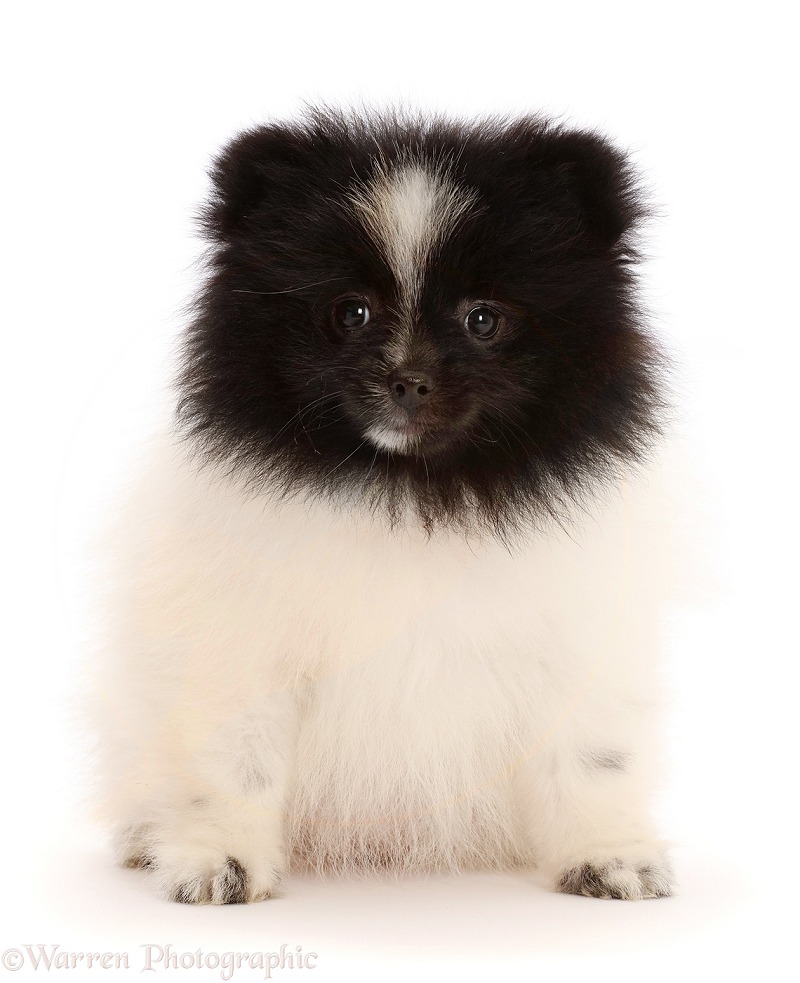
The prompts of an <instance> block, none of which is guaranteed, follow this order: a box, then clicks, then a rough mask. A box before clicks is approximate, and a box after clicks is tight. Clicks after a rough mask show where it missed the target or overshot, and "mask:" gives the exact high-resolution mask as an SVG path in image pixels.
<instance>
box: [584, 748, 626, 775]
mask: <svg viewBox="0 0 800 983" xmlns="http://www.w3.org/2000/svg"><path fill="white" fill-rule="evenodd" d="M630 757H631V756H630V755H629V754H627V753H626V752H625V751H608V750H602V749H597V748H591V749H587V750H585V751H583V752H582V754H581V758H582V760H583V763H584V764H585V766H586V767H587V768H590V769H593V770H594V769H597V770H598V771H625V768H626V767H627V764H628V761H629V760H630Z"/></svg>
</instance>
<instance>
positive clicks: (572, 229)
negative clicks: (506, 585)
mask: <svg viewBox="0 0 800 983" xmlns="http://www.w3.org/2000/svg"><path fill="white" fill-rule="evenodd" d="M213 181H214V192H213V196H212V199H211V201H210V203H209V205H208V206H207V208H206V211H205V214H204V223H205V228H206V232H207V234H208V236H209V237H210V239H211V241H212V243H213V259H212V270H211V275H210V278H209V282H208V285H207V287H206V290H205V292H204V294H203V295H202V297H201V298H200V302H199V305H198V316H197V318H196V320H195V322H194V325H193V327H192V330H191V332H190V334H189V338H188V342H187V346H186V359H185V370H184V374H183V378H182V387H183V396H184V399H183V403H182V405H183V409H184V414H185V420H186V422H187V424H188V426H189V429H190V431H191V433H192V434H193V437H194V439H195V440H199V441H200V443H201V445H202V446H203V447H204V448H205V449H207V450H208V451H210V452H212V453H213V454H214V455H217V456H224V457H226V458H229V459H232V460H233V461H234V462H235V463H236V464H237V466H239V467H241V468H243V469H245V470H246V471H247V473H248V475H249V476H250V477H252V478H254V479H256V480H259V481H260V480H263V481H267V482H271V483H272V485H273V486H274V485H276V484H277V485H279V486H282V487H284V488H292V489H296V488H298V487H301V488H305V489H307V490H310V491H312V492H316V493H320V494H336V493H337V492H340V491H345V492H347V493H348V494H349V495H350V496H351V497H352V496H356V497H358V498H360V499H361V500H363V501H364V502H365V503H366V504H368V505H370V506H373V507H375V506H378V505H381V506H385V507H386V508H387V509H388V510H389V512H390V514H393V515H397V514H399V513H400V512H401V511H403V510H404V506H406V505H408V504H412V505H413V506H414V507H415V509H416V512H417V514H418V516H419V518H420V520H421V521H422V522H423V523H424V524H425V525H426V526H429V527H430V526H433V525H436V524H440V523H444V524H447V523H456V524H461V525H473V524H475V523H480V524H487V523H488V524H489V525H491V526H493V527H495V528H497V529H503V528H507V527H509V526H513V525H516V524H518V523H520V522H523V521H526V520H528V519H530V518H535V517H536V516H537V515H538V514H541V513H542V512H552V511H553V510H554V509H555V508H557V507H558V506H559V505H560V504H562V503H563V502H564V501H565V499H567V498H568V497H569V495H570V494H572V493H574V492H575V491H576V490H577V489H578V487H579V486H580V485H582V484H585V483H586V482H587V481H588V482H591V481H594V480H598V479H600V478H601V477H603V476H604V475H605V474H606V473H607V472H608V470H609V468H610V467H611V466H612V465H613V464H614V462H617V461H619V460H620V459H624V458H631V457H635V456H636V455H637V453H638V452H639V451H640V450H641V449H642V447H643V446H645V445H646V443H647V441H648V439H649V437H650V436H651V435H652V433H653V432H654V430H655V429H656V421H655V419H654V407H655V405H656V386H655V383H654V372H653V366H654V363H655V357H654V354H653V350H652V348H651V346H650V344H649V343H648V341H647V340H646V338H645V336H644V335H643V334H642V332H641V331H640V330H639V328H638V326H637V318H636V310H635V305H634V303H633V297H632V275H631V263H632V260H633V258H634V254H633V244H632V241H631V235H632V231H633V229H634V227H635V224H636V222H637V220H638V219H639V218H640V217H641V211H642V210H641V207H640V204H639V199H638V198H637V195H636V192H635V188H634V185H633V181H632V178H631V173H630V170H629V167H628V165H627V163H626V161H625V159H624V157H623V156H622V155H621V154H620V153H619V152H617V151H615V150H614V149H613V148H611V147H610V146H609V145H608V144H607V143H606V142H605V141H604V140H602V139H601V138H599V137H597V136H595V135H593V134H587V133H581V132H569V131H565V130H562V129H559V128H557V127H554V126H552V125H550V124H548V123H546V122H544V121H542V120H540V119H536V118H526V119H522V120H519V121H515V122H511V123H501V122H497V121H484V122H481V123H476V124H471V125H464V124H457V123H451V122H447V121H444V120H441V119H435V120H427V121H423V120H414V119H410V118H398V117H394V116H392V117H383V118H368V119H363V118H358V117H355V116H352V117H348V116H344V115H336V114H331V113H314V114H311V115H310V116H309V117H308V119H307V120H306V121H304V122H303V123H302V124H300V125H293V126H288V125H274V126H266V127H262V128H259V129H256V130H253V131H250V132H247V133H245V134H243V135H242V136H240V137H239V138H238V139H236V140H235V141H234V142H233V143H232V144H231V145H230V146H229V147H228V148H227V149H226V150H225V151H224V152H223V153H222V155H221V156H220V157H219V158H218V160H217V161H216V164H215V167H214V172H213Z"/></svg>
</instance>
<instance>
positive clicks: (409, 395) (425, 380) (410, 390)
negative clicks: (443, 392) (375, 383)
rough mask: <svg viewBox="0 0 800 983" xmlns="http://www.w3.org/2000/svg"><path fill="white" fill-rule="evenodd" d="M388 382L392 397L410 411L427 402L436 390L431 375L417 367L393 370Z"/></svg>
mask: <svg viewBox="0 0 800 983" xmlns="http://www.w3.org/2000/svg"><path fill="white" fill-rule="evenodd" d="M387 382H388V383H389V391H390V392H391V394H392V399H394V401H395V402H396V403H399V404H400V405H401V406H402V407H403V408H404V409H406V410H408V411H409V412H410V411H411V410H416V409H418V408H419V407H420V406H422V404H423V403H425V402H427V401H428V400H429V399H430V397H431V393H432V392H433V390H434V385H433V379H432V378H431V376H430V375H429V374H428V373H427V372H420V371H418V370H417V369H398V370H397V371H396V372H392V374H391V375H390V376H389V377H388V379H387Z"/></svg>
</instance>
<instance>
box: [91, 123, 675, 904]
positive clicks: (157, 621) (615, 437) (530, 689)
mask: <svg viewBox="0 0 800 983" xmlns="http://www.w3.org/2000/svg"><path fill="white" fill-rule="evenodd" d="M212 177H213V190H212V192H211V196H210V200H209V202H208V203H207V206H206V207H205V210H204V213H203V224H204V230H205V233H206V235H207V237H208V240H209V242H210V247H211V248H210V258H209V270H208V276H207V280H206V282H205V285H204V287H203V289H202V292H201V294H200V296H199V298H198V300H197V303H196V308H195V312H194V317H193V320H192V323H191V325H190V327H189V330H188V333H187V335H186V337H185V343H184V346H183V362H182V365H183V368H182V372H181V375H180V379H179V386H178V389H179V399H178V413H177V426H176V428H175V430H174V432H173V433H172V434H171V435H170V436H169V437H167V438H165V439H163V440H161V441H158V442H156V446H155V447H154V449H153V452H152V454H151V457H150V459H149V461H148V462H147V464H146V467H145V468H144V469H143V471H144V473H143V474H142V475H141V476H140V478H139V480H137V482H136V483H135V487H134V488H133V490H132V492H131V496H130V501H129V503H128V507H127V510H126V512H125V517H124V519H123V520H122V521H121V522H120V526H119V529H120V533H121V535H120V537H119V538H120V543H119V546H118V548H117V549H116V553H115V555H116V557H117V559H118V561H119V564H118V571H117V573H116V575H115V577H114V579H113V584H114V590H115V592H116V598H117V600H116V602H115V606H114V609H113V611H112V630H111V637H110V639H109V649H110V650H111V651H112V652H113V656H112V657H111V658H109V660H108V661H107V666H106V669H107V673H106V678H105V679H104V681H103V683H102V685H101V690H100V695H101V704H102V708H103V717H104V719H103V721H102V722H101V726H102V730H101V735H102V740H101V744H102V754H103V761H102V762H101V773H102V776H103V790H104V791H103V795H104V801H105V807H106V815H107V817H108V821H109V822H110V824H111V825H112V826H113V828H114V830H115V834H116V844H117V850H118V854H119V859H120V860H121V861H122V862H123V863H125V864H127V865H136V866H143V867H148V868H150V869H151V870H152V871H153V873H154V876H155V878H156V879H157V882H158V885H159V887H160V890H161V891H162V892H163V893H164V894H165V895H166V896H167V897H169V898H171V899H174V900H176V901H182V902H188V903H203V902H211V903H213V904H227V903H231V902H245V901H258V900H261V899H264V898H269V897H271V896H273V895H275V894H276V892H277V890H278V887H279V883H280V879H281V875H282V873H284V872H285V871H286V870H287V868H288V869H293V870H302V869H309V868H310V869H313V870H325V871H335V872H342V873H349V874H352V873H354V872H358V871H370V870H393V871H433V870H440V871H459V870H462V869H475V868H493V869H514V868H527V869H535V870H537V871H538V872H539V875H540V876H541V877H542V878H545V879H546V880H547V882H548V883H549V884H550V885H552V886H553V887H554V888H555V889H556V890H559V891H563V892H569V893H575V894H583V895H589V896H592V897H600V898H628V899H639V898H656V897H661V896H664V895H667V894H669V893H670V890H671V874H670V870H669V866H668V862H667V860H666V859H665V852H664V847H663V844H662V843H661V841H660V840H659V838H658V836H657V834H656V832H655V830H654V826H653V823H652V821H651V818H650V815H649V796H650V792H651V789H652V786H653V780H654V774H655V762H654V753H653V745H654V729H655V727H654V725H655V716H656V711H657V707H658V703H659V698H658V687H657V681H656V679H655V658H654V656H655V654H656V652H657V650H658V648H659V634H660V619H661V616H662V613H663V610H664V606H665V604H666V602H667V599H668V596H669V593H670V583H671V573H670V571H671V569H672V564H671V563H670V562H669V559H668V557H669V550H668V546H669V539H670V536H671V532H670V527H669V525H668V523H667V519H668V516H667V514H666V513H665V511H664V507H663V502H664V498H665V493H664V489H663V487H662V484H663V482H662V477H661V471H660V469H659V468H658V467H657V466H654V465H655V463H656V462H657V460H658V453H657V452H658V448H659V446H660V443H661V434H662V431H663V429H664V428H663V421H664V408H663V402H664V401H663V400H662V398H661V396H660V393H661V389H662V384H661V378H662V376H663V369H662V359H661V356H660V355H659V351H658V349H657V347H656V345H655V344H654V342H653V341H652V340H651V339H650V338H649V336H648V334H647V333H646V331H645V330H644V328H643V325H642V323H641V321H642V318H641V316H640V313H639V310H638V305H637V301H636V296H635V289H634V266H635V262H636V248H635V246H636V241H635V236H636V231H637V227H638V224H639V223H640V221H641V219H642V218H643V216H644V212H645V209H644V207H643V205H642V201H641V196H640V194H639V193H638V191H637V186H636V181H635V177H634V175H633V173H632V171H631V167H630V165H629V163H628V161H627V160H626V158H625V156H624V155H623V154H622V153H620V152H619V151H618V150H616V149H614V148H613V147H611V146H610V145H609V144H608V143H607V142H606V141H605V140H604V139H603V138H601V137H600V136H598V135H596V134H594V133H589V132H580V131H573V130H569V129H566V128H563V127H561V126H558V125H555V124H553V123H551V122H548V121H546V120H544V119H541V118H534V117H530V118H521V119H516V120H511V121H508V120H499V119H489V120H482V121H480V122H477V123H474V124H464V123H462V122H453V121H448V120H446V119H443V118H434V119H430V118H429V119H425V118H422V117H419V118H417V117H414V116H411V115H399V114H388V115H384V116H368V117H360V116H356V115H347V114H344V113H336V112H331V111H327V110H324V111H311V112H310V113H309V114H308V115H307V116H306V117H305V118H304V119H303V120H302V121H301V122H299V123H296V124H275V125H267V126H263V127H259V128H257V129H253V130H251V131H248V132H246V133H244V134H242V135H241V136H239V137H238V138H237V139H235V140H234V141H233V142H232V143H231V144H230V145H229V146H228V147H227V149H225V150H224V152H223V153H222V154H221V155H220V156H219V158H218V159H217V160H216V162H215V164H214V167H213V175H212Z"/></svg>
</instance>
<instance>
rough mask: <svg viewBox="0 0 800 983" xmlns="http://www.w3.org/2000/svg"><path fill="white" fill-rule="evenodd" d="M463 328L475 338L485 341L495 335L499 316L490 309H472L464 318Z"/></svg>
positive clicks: (498, 325) (498, 324)
mask: <svg viewBox="0 0 800 983" xmlns="http://www.w3.org/2000/svg"><path fill="white" fill-rule="evenodd" d="M464 327H465V328H466V329H467V331H469V333H470V334H472V335H475V337H476V338H481V339H482V340H486V339H487V338H491V337H492V336H493V335H495V334H497V329H498V328H499V327H500V316H499V315H498V314H497V312H496V311H493V310H492V309H491V307H473V308H472V310H471V311H470V312H469V314H467V316H466V317H465V318H464Z"/></svg>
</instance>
